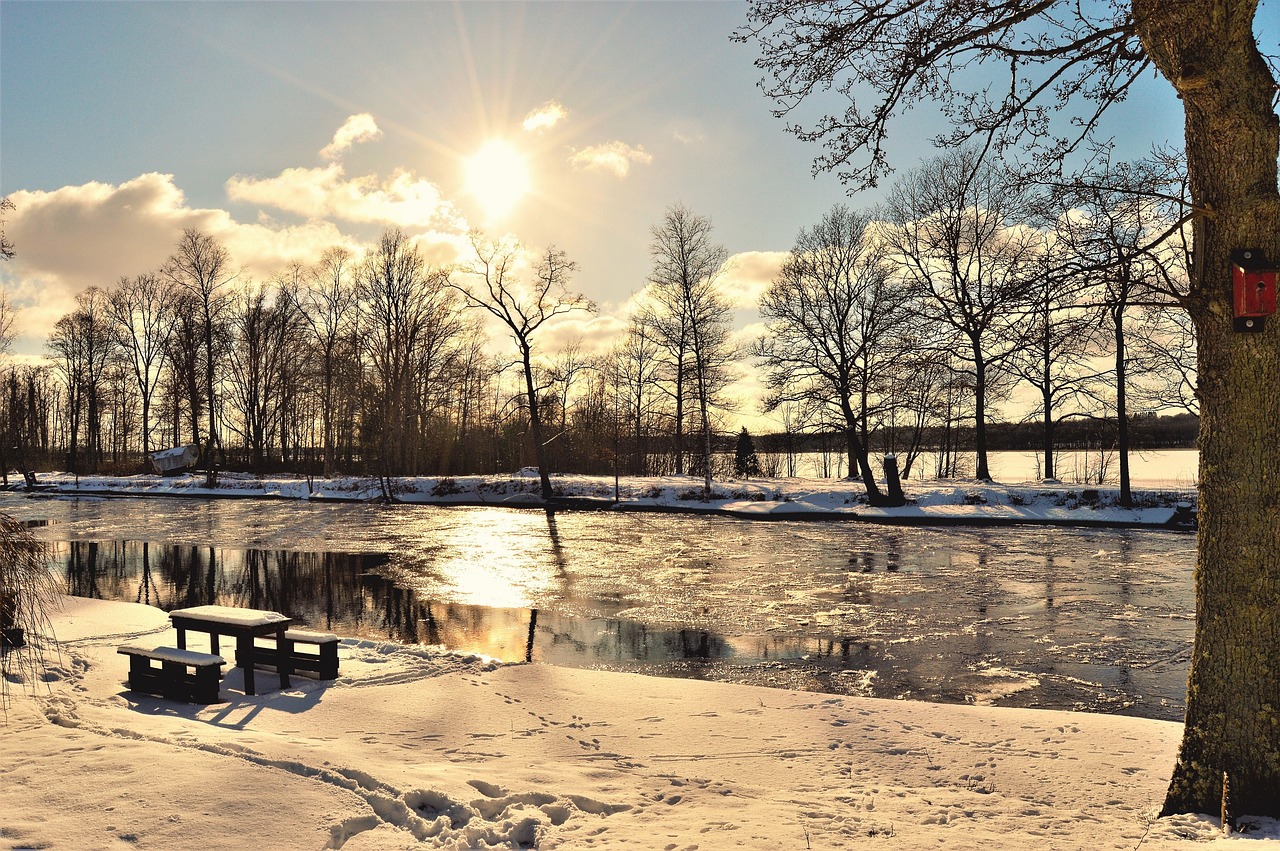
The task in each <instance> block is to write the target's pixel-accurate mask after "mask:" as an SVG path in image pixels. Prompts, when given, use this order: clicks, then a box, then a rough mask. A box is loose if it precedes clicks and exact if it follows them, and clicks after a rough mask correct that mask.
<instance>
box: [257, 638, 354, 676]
mask: <svg viewBox="0 0 1280 851" xmlns="http://www.w3.org/2000/svg"><path fill="white" fill-rule="evenodd" d="M257 640H258V641H262V642H265V644H263V645H255V646H254V658H253V662H254V665H256V666H258V667H274V666H275V664H276V660H277V658H278V656H277V647H276V637H275V636H274V635H263V636H259V637H258V639H257ZM284 651H285V653H287V654H288V658H289V670H290V673H293V672H297V671H305V672H307V673H311V674H315V675H316V677H317V678H319V679H322V680H336V679H337V678H338V636H336V635H334V634H333V633H331V632H311V631H309V630H305V629H287V630H285V632H284Z"/></svg>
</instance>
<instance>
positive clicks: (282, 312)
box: [227, 281, 299, 472]
mask: <svg viewBox="0 0 1280 851" xmlns="http://www.w3.org/2000/svg"><path fill="white" fill-rule="evenodd" d="M227 317H228V320H229V323H230V328H231V332H232V338H231V346H230V347H229V349H228V369H227V375H228V386H229V391H230V392H229V401H230V407H231V408H232V409H233V410H234V411H235V412H236V413H237V414H238V415H239V416H238V418H237V419H234V420H230V421H229V422H228V428H229V429H230V430H232V431H236V432H238V433H239V434H240V436H241V437H242V438H243V440H244V445H245V448H246V449H247V450H248V456H249V464H250V466H251V469H253V470H255V471H258V472H261V471H263V470H264V469H265V464H266V460H267V454H268V452H269V451H270V449H271V447H272V446H274V445H275V444H276V443H277V441H278V439H279V437H280V433H281V430H282V429H283V426H284V412H285V408H286V404H287V402H286V400H287V399H288V397H289V394H290V392H291V389H290V384H291V379H290V376H289V374H288V368H289V367H288V365H289V362H290V361H291V360H293V359H296V358H297V355H298V351H297V347H296V346H295V345H294V343H295V341H296V339H297V336H298V334H297V332H298V330H299V329H298V321H299V317H298V315H297V311H296V308H295V306H294V301H293V298H292V294H291V292H290V290H289V288H288V286H287V285H286V284H285V283H284V282H281V281H277V282H276V283H275V284H274V285H269V286H262V285H254V286H249V287H246V288H244V289H242V290H241V291H240V292H239V293H237V294H236V295H235V296H233V297H232V299H231V304H230V305H229V307H228V308H227ZM237 424H238V425H237Z"/></svg>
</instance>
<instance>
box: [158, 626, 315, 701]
mask: <svg viewBox="0 0 1280 851" xmlns="http://www.w3.org/2000/svg"><path fill="white" fill-rule="evenodd" d="M169 620H170V621H172V623H173V626H174V628H175V629H177V630H178V647H179V648H181V649H183V650H185V649H186V648H187V631H188V630H191V631H192V632H206V633H208V634H209V652H210V653H212V654H214V655H217V654H218V636H220V635H229V636H232V637H234V638H235V640H236V667H237V668H240V669H241V670H243V671H244V693H245V694H255V693H256V692H255V690H254V682H253V662H254V654H255V650H254V646H253V639H254V638H257V637H258V636H265V635H271V636H275V638H276V648H277V659H276V671H277V672H278V673H279V674H280V688H282V689H283V688H288V687H289V670H290V664H289V654H288V653H287V652H286V651H285V648H286V646H287V645H286V642H285V640H284V633H285V630H286V629H288V628H289V624H291V623H293V618H289V617H285V616H284V615H282V614H280V613H279V612H269V611H265V610H263V609H241V608H238V607H235V606H196V607H194V608H190V609H175V610H174V611H172V612H169ZM257 653H258V654H259V655H260V654H261V653H262V651H261V650H258V651H257Z"/></svg>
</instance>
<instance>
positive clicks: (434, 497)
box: [7, 473, 1196, 531]
mask: <svg viewBox="0 0 1280 851" xmlns="http://www.w3.org/2000/svg"><path fill="white" fill-rule="evenodd" d="M536 481H537V480H536V478H530V477H529V476H528V475H527V474H526V475H519V474H518V475H513V476H459V477H404V478H393V479H392V485H393V489H392V494H391V498H390V499H389V500H388V499H386V498H384V496H383V493H382V491H381V488H380V487H379V486H378V485H377V484H376V480H373V479H370V478H368V477H338V478H334V479H317V478H312V479H310V480H308V479H307V478H305V477H288V476H285V477H270V476H263V477H258V476H253V475H250V474H244V473H223V474H221V475H220V481H219V486H218V487H216V488H213V489H209V488H205V487H204V486H203V484H204V476H203V474H189V475H186V476H180V477H162V476H126V477H121V476H81V477H79V483H77V482H76V481H75V477H74V476H72V475H70V474H67V473H55V474H42V476H41V478H40V480H39V484H38V486H37V489H35V490H29V489H28V488H27V487H26V485H25V483H15V484H13V485H11V486H10V487H9V488H8V489H7V492H9V493H13V494H15V495H27V496H31V497H33V498H39V497H49V498H57V497H78V498H131V497H144V498H146V497H151V498H155V497H180V498H187V499H267V500H298V501H304V502H319V503H337V502H345V503H361V502H364V503H369V502H386V503H388V504H397V505H429V506H436V507H451V506H466V507H489V508H492V507H500V508H518V509H525V510H529V509H535V510H541V511H545V510H548V509H549V510H551V511H618V512H652V513H663V514H693V515H703V516H717V517H725V518H730V519H738V520H771V521H806V522H812V521H826V522H840V521H843V522H868V523H877V524H884V525H899V526H975V527H993V526H1012V525H1042V526H1066V527H1083V528H1158V529H1173V530H1180V531H1182V530H1185V531H1191V530H1194V529H1195V528H1196V523H1195V508H1194V505H1195V493H1194V491H1192V490H1189V489H1167V488H1149V487H1139V488H1134V489H1133V496H1134V502H1135V503H1136V505H1135V506H1134V507H1131V508H1126V507H1123V506H1119V505H1118V504H1117V502H1118V500H1119V489H1118V488H1115V487H1105V486H1103V487H1099V486H1084V485H1079V484H1064V483H1061V482H1027V483H1021V484H1016V485H1005V484H999V483H990V482H979V481H977V480H971V479H964V480H934V481H928V482H919V481H916V482H909V483H907V484H906V485H905V488H906V492H907V497H908V504H907V505H905V506H902V507H900V508H878V507H872V506H869V505H867V504H865V503H864V502H863V501H862V500H863V498H864V497H863V488H862V484H861V482H860V481H856V480H846V479H839V480H832V479H822V480H815V479H751V480H734V481H719V482H715V483H714V488H713V494H712V498H711V499H710V500H705V499H703V498H701V488H702V480H701V479H695V478H692V477H688V476H665V477H652V478H641V477H628V478H626V479H620V480H619V485H618V488H619V490H618V494H619V497H621V498H617V499H615V498H614V496H613V494H614V480H613V478H612V477H601V476H556V477H555V478H554V481H555V483H556V487H557V489H558V490H560V491H561V492H562V493H561V494H560V495H558V496H557V497H556V498H554V499H553V500H552V501H551V502H549V503H548V502H544V501H543V500H542V498H541V497H540V496H539V495H538V494H537V493H536ZM623 482H625V485H626V486H625V491H624V489H623V487H622V483H623ZM624 492H625V496H623V494H624Z"/></svg>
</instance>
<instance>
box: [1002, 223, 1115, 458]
mask: <svg viewBox="0 0 1280 851" xmlns="http://www.w3.org/2000/svg"><path fill="white" fill-rule="evenodd" d="M1064 250H1065V246H1064V243H1063V242H1062V241H1061V240H1053V239H1051V238H1050V235H1049V234H1046V235H1045V242H1044V245H1043V248H1042V251H1041V252H1040V253H1039V254H1038V256H1037V257H1036V258H1035V259H1034V260H1033V261H1032V262H1033V263H1035V264H1036V265H1037V266H1038V267H1039V271H1038V273H1037V274H1034V275H1032V276H1031V279H1030V282H1029V285H1028V287H1027V299H1026V306H1025V314H1024V320H1023V321H1024V322H1025V326H1024V329H1023V331H1022V339H1023V340H1024V341H1025V342H1024V346H1023V348H1022V349H1021V350H1020V351H1018V352H1015V354H1014V357H1013V358H1011V359H1010V361H1009V369H1010V371H1011V372H1013V373H1014V374H1015V375H1017V376H1018V378H1020V379H1022V380H1023V381H1025V382H1026V383H1027V384H1029V385H1031V387H1032V388H1033V389H1034V390H1035V392H1036V396H1037V398H1038V400H1039V404H1038V405H1037V406H1036V408H1035V409H1034V410H1033V411H1031V413H1030V414H1029V415H1028V418H1030V417H1032V416H1039V417H1040V427H1041V435H1040V437H1041V446H1040V451H1041V458H1042V461H1041V464H1042V467H1041V474H1042V475H1043V476H1044V478H1046V479H1053V478H1056V477H1057V470H1056V469H1055V465H1054V452H1055V449H1056V448H1057V443H1056V440H1055V431H1056V428H1057V425H1058V423H1059V421H1061V420H1063V419H1065V418H1068V417H1073V416H1079V415H1081V414H1082V413H1083V410H1084V408H1085V405H1084V404H1083V403H1084V397H1086V396H1087V392H1086V388H1088V387H1089V386H1090V384H1091V383H1093V382H1096V380H1097V379H1098V377H1099V375H1100V373H1099V370H1098V369H1097V368H1095V367H1094V366H1093V358H1094V356H1095V355H1096V354H1098V351H1097V339H1096V337H1097V335H1096V323H1095V321H1094V320H1095V317H1096V311H1094V310H1092V309H1090V308H1089V307H1088V306H1087V305H1086V304H1083V299H1084V293H1085V291H1086V290H1087V287H1088V282H1087V280H1082V279H1081V278H1082V276H1081V275H1079V274H1071V273H1070V272H1068V271H1065V270H1064V269H1063V261H1062V258H1061V257H1060V254H1061V253H1062V252H1063V251H1064Z"/></svg>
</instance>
